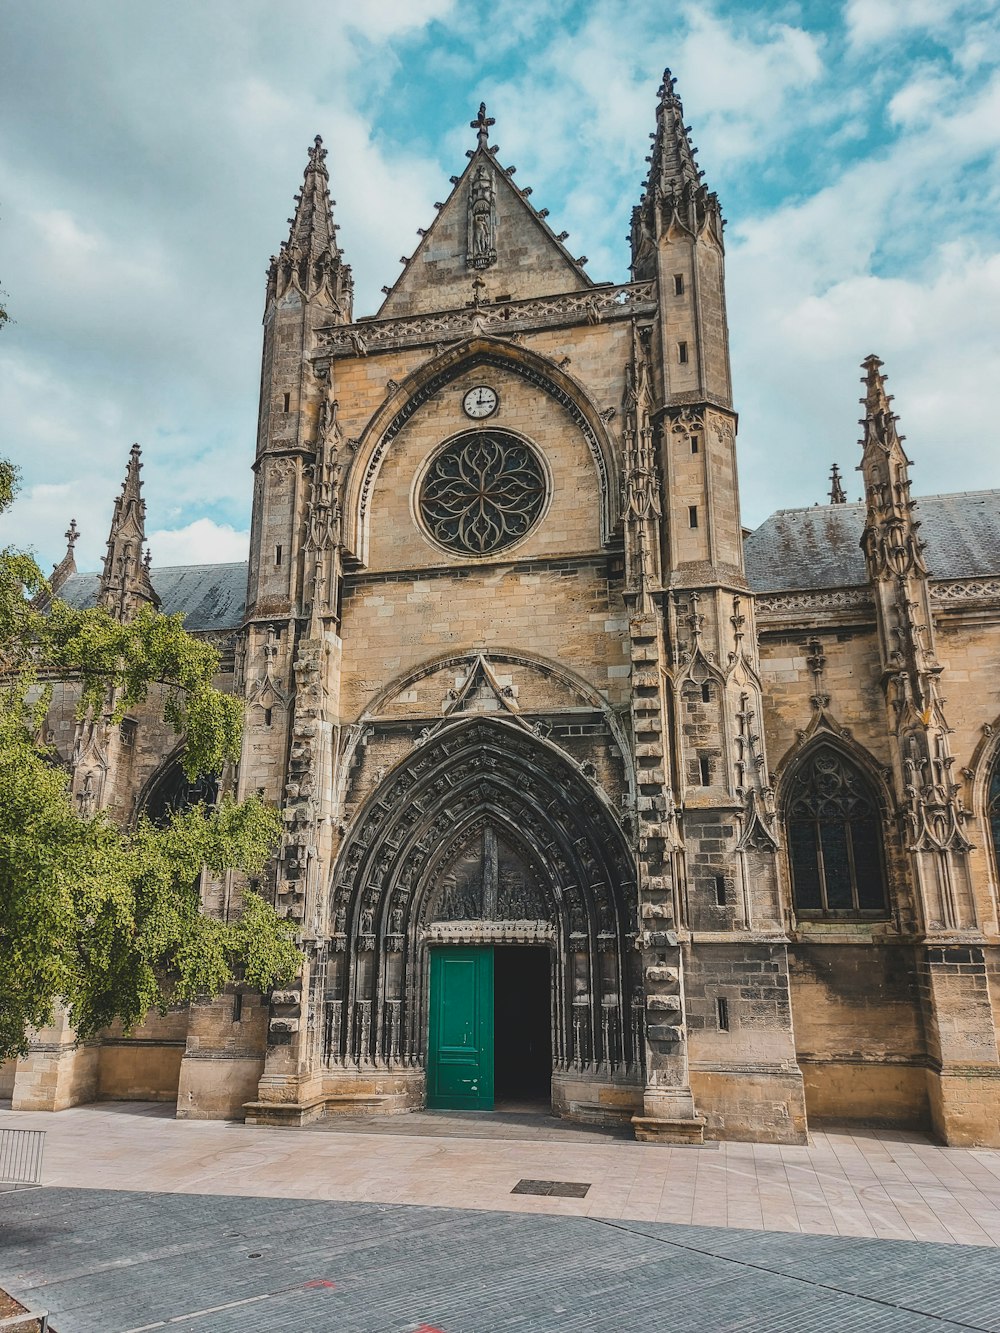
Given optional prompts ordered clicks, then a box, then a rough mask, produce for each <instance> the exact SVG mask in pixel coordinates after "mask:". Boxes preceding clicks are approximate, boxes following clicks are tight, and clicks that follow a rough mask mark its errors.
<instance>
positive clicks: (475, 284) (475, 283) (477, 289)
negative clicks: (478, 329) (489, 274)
mask: <svg viewBox="0 0 1000 1333" xmlns="http://www.w3.org/2000/svg"><path fill="white" fill-rule="evenodd" d="M485 287H486V283H485V282H483V280H482V278H481V277H480V276H479V274H478V273H477V274H476V276H475V277H474V278H473V279H472V304H473V305H474V306H475V307H476V308H477V309H478V307H479V304H480V301H481V300H482V294H483V290H484V289H485Z"/></svg>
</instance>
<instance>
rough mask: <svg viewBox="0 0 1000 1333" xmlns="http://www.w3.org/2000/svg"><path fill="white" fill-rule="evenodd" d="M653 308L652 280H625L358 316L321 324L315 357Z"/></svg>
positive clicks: (627, 315)
mask: <svg viewBox="0 0 1000 1333" xmlns="http://www.w3.org/2000/svg"><path fill="white" fill-rule="evenodd" d="M655 310H656V284H655V283H653V282H629V283H623V284H621V285H619V286H610V285H609V286H607V287H592V288H590V289H588V290H587V291H583V292H566V293H564V294H562V295H559V296H540V297H536V298H535V299H533V300H530V301H504V302H494V303H491V304H483V305H478V306H476V305H470V306H466V307H464V308H463V309H461V310H444V311H441V312H440V313H436V314H430V315H407V316H403V317H402V318H400V319H385V320H362V321H361V322H359V323H356V324H339V325H336V326H333V327H329V328H325V329H321V330H320V331H319V334H318V344H317V348H316V352H315V353H314V359H315V360H316V361H319V362H322V361H323V360H325V359H326V358H328V357H346V356H368V355H369V354H371V353H374V352H382V351H396V350H397V349H399V348H402V347H420V346H424V345H426V344H428V343H441V342H452V341H455V340H457V339H461V338H468V337H472V336H474V335H476V334H482V333H486V334H492V335H493V336H509V335H510V334H513V333H527V332H533V331H534V330H536V329H545V328H558V327H559V326H560V325H566V324H603V323H605V322H606V321H607V320H616V319H631V318H632V317H633V316H635V315H647V314H653V312H654V311H655Z"/></svg>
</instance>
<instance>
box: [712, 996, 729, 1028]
mask: <svg viewBox="0 0 1000 1333" xmlns="http://www.w3.org/2000/svg"><path fill="white" fill-rule="evenodd" d="M715 1010H716V1016H717V1018H718V1020H719V1031H720V1032H728V1031H729V1001H728V1000H727V999H726V997H725V996H724V995H718V996H716V999H715Z"/></svg>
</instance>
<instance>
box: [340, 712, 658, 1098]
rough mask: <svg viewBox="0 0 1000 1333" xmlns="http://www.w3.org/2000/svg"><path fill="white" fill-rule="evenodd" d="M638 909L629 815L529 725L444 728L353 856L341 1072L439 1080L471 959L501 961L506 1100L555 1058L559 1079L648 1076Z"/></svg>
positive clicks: (414, 759) (355, 833) (492, 1000)
mask: <svg viewBox="0 0 1000 1333" xmlns="http://www.w3.org/2000/svg"><path fill="white" fill-rule="evenodd" d="M636 900H637V893H636V883H635V868H634V860H633V857H632V854H631V852H630V850H629V848H628V846H627V843H626V841H625V838H624V836H623V834H622V831H621V828H620V827H619V825H618V822H617V820H616V819H615V818H614V815H613V813H612V811H611V810H610V808H609V806H608V805H607V802H606V801H605V800H604V799H603V797H602V796H601V794H600V793H599V792H598V791H597V790H596V789H595V787H594V786H593V785H592V784H591V783H590V782H588V781H587V779H586V778H585V777H584V775H583V774H582V773H581V771H580V770H579V768H578V767H577V766H575V765H574V764H573V763H572V762H571V761H570V760H569V759H567V757H566V756H565V755H563V754H562V752H561V751H559V750H558V749H557V748H556V747H555V746H554V745H551V744H550V743H548V742H547V741H546V740H544V739H543V738H541V737H540V736H538V735H536V734H534V733H533V732H532V731H531V730H530V729H529V728H528V727H526V726H524V725H523V724H522V723H520V722H518V721H507V720H500V719H494V718H483V717H477V718H475V719H469V720H463V721H462V722H458V723H455V724H452V725H450V726H445V727H443V728H442V729H441V730H439V731H438V732H437V733H436V734H434V735H432V736H431V737H430V738H429V739H427V740H426V741H424V743H423V744H421V745H419V746H418V747H416V748H415V749H414V751H413V753H412V754H411V755H410V756H409V757H408V758H407V759H406V760H404V761H403V762H402V763H401V764H399V765H398V766H397V767H396V768H395V769H394V770H393V771H392V772H391V773H390V774H389V775H388V776H387V777H386V778H385V779H384V781H383V782H382V784H381V785H380V787H379V788H378V789H377V790H376V791H375V792H374V793H373V794H372V796H371V797H370V798H369V799H368V801H367V802H366V803H365V805H364V806H363V807H362V809H361V811H360V812H359V814H358V816H357V817H356V819H355V821H354V824H353V827H352V829H351V831H350V832H349V834H348V836H347V838H346V839H345V842H344V845H343V847H342V849H341V852H340V855H339V856H338V859H337V864H336V867H335V870H334V882H333V888H332V901H331V915H332V927H333V931H332V946H333V947H332V952H331V955H330V958H329V964H328V970H327V977H326V1005H325V1030H324V1053H325V1062H326V1066H327V1068H329V1069H338V1068H339V1069H344V1070H354V1071H356V1070H359V1069H360V1070H365V1069H367V1070H374V1069H384V1070H399V1071H402V1070H406V1069H412V1070H419V1069H423V1068H425V1066H426V1063H427V1056H428V1050H429V1044H430V1043H431V1042H432V1041H434V1040H437V1038H436V1037H435V1033H436V1032H439V1026H438V1027H435V1024H439V1022H440V1015H438V1017H437V1018H436V1017H435V1015H434V1012H433V1011H432V1004H433V1003H435V1002H436V999H435V996H434V994H433V990H432V969H433V970H434V974H435V984H438V983H437V981H436V978H437V976H438V975H439V969H440V968H441V967H442V966H443V964H442V962H440V961H433V960H435V959H436V960H440V959H447V958H449V957H450V958H451V959H452V961H453V962H454V963H455V966H454V967H453V968H452V969H451V970H452V973H453V975H454V976H455V977H457V976H458V974H459V972H462V971H463V969H462V968H461V967H459V966H458V959H459V957H460V954H459V952H458V951H460V950H465V951H468V953H469V956H470V957H471V956H472V955H473V954H474V953H475V951H476V950H490V951H492V957H491V964H490V982H489V988H490V994H489V1004H490V1006H491V1008H492V1011H493V1018H494V1021H495V1022H496V1024H497V1026H496V1027H495V1030H494V1032H493V1042H492V1046H493V1051H492V1058H493V1060H494V1061H495V1067H493V1068H492V1069H491V1072H495V1073H498V1074H499V1076H500V1084H499V1087H500V1089H501V1092H502V1093H505V1094H506V1095H507V1096H510V1097H519V1096H523V1095H524V1093H525V1092H530V1091H531V1090H532V1089H533V1090H534V1091H535V1093H536V1094H537V1092H538V1090H539V1089H540V1088H541V1087H542V1086H543V1084H544V1074H543V1073H542V1071H541V1064H542V1062H543V1061H544V1062H545V1064H546V1065H547V1073H548V1077H549V1079H550V1080H551V1077H552V1075H553V1074H555V1075H558V1074H560V1073H565V1074H567V1075H569V1076H573V1075H577V1076H585V1077H587V1078H589V1079H590V1080H592V1081H604V1080H607V1081H616V1082H622V1081H632V1080H633V1079H635V1080H638V1079H639V1078H641V1070H640V1066H641V1062H642V1056H643V1041H642V993H641V982H640V976H639V970H638V954H637V952H636V949H635V939H636V931H637V922H636ZM464 972H465V974H467V975H466V977H465V981H466V983H467V984H468V986H470V987H474V986H476V985H479V984H480V981H477V980H474V978H473V970H472V965H471V964H470V966H469V967H467V968H465V969H464ZM456 984H457V983H456ZM543 991H544V992H545V994H544V995H543ZM476 1003H477V1004H479V1005H480V1009H481V1008H482V1004H484V1003H485V1001H483V1000H482V997H481V996H480V998H479V999H478V1000H477V1001H476ZM457 1012H458V1011H456V1013H457ZM452 1016H453V1017H454V1015H452ZM459 1017H460V1015H459ZM467 1017H468V1016H467ZM469 1021H470V1022H471V1021H472V1020H471V1019H469ZM476 1021H477V1022H478V1021H479V1020H478V1019H477V1020H476ZM456 1031H457V1029H456ZM518 1032H520V1035H518ZM454 1035H455V1032H454V1031H452V1032H451V1037H454ZM451 1037H449V1041H450V1040H451ZM463 1040H464V1039H463ZM470 1040H471V1038H470ZM475 1040H476V1041H481V1034H480V1036H478V1037H476V1038H475ZM445 1044H446V1045H447V1044H448V1042H446V1043H445ZM452 1044H454V1043H452ZM433 1058H434V1057H432V1061H433ZM477 1077H478V1076H477ZM477 1090H481V1085H480V1084H478V1083H477Z"/></svg>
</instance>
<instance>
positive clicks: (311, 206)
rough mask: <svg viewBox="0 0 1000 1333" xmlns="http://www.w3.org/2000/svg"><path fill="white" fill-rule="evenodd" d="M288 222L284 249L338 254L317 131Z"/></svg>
mask: <svg viewBox="0 0 1000 1333" xmlns="http://www.w3.org/2000/svg"><path fill="white" fill-rule="evenodd" d="M289 223H290V225H291V230H290V231H289V233H288V243H287V246H286V249H287V250H289V251H294V252H296V253H297V254H299V255H303V256H306V257H308V258H310V259H313V260H316V259H319V258H320V257H321V256H323V255H329V256H330V258H331V259H332V258H334V257H335V256H336V255H337V253H338V251H337V240H336V228H335V226H334V224H333V201H332V200H331V199H330V173H329V171H328V170H327V167H326V149H325V148H324V147H323V140H322V138H321V137H320V136H319V135H318V134H317V135H316V138H315V139H314V140H313V143H312V147H311V148H310V149H309V159H308V161H307V163H306V169H305V175H304V177H303V181H302V189H301V190H300V191H299V193H298V194H297V195H296V196H295V215H294V217H291V218H289Z"/></svg>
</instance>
